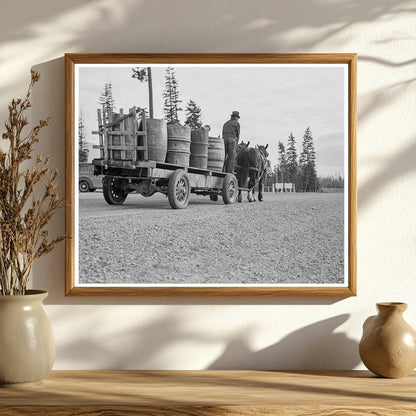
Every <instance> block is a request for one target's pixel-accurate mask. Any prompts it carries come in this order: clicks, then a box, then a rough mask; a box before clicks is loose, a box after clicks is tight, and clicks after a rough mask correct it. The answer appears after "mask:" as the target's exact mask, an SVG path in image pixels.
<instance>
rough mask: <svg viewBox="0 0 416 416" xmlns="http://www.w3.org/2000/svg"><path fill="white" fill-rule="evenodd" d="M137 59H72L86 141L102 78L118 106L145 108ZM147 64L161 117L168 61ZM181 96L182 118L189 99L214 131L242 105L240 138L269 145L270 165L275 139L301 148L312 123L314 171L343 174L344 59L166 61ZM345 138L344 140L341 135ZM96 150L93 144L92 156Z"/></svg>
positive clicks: (216, 133)
mask: <svg viewBox="0 0 416 416" xmlns="http://www.w3.org/2000/svg"><path fill="white" fill-rule="evenodd" d="M137 66H140V67H143V66H145V65H141V64H140V63H139V62H138V63H137V65H77V66H76V68H77V70H78V75H77V80H78V86H77V87H76V91H77V93H78V100H79V101H78V109H79V111H80V112H81V113H82V117H83V120H84V125H85V131H86V133H87V141H88V142H90V143H93V144H98V136H97V135H92V134H90V133H91V131H93V130H97V128H98V123H97V108H99V107H100V106H99V104H98V100H99V97H100V95H101V94H102V93H103V91H104V84H105V83H109V82H111V83H112V91H113V98H114V100H115V105H116V109H117V110H118V109H119V108H123V109H124V112H125V113H126V112H127V111H128V109H129V108H131V107H133V106H138V107H146V108H149V104H148V87H147V83H140V82H139V81H137V80H136V79H134V78H132V77H131V74H132V67H137ZM147 66H152V77H153V101H154V117H155V118H163V104H164V101H163V91H164V89H165V72H166V67H167V65H149V64H147ZM171 66H172V67H173V68H174V71H175V76H176V79H177V81H178V91H179V94H180V99H181V100H182V102H181V104H180V106H181V107H182V109H183V111H181V112H180V113H179V117H180V120H181V122H182V123H183V122H184V121H185V118H186V115H185V108H186V105H187V103H188V101H189V100H190V99H192V100H193V101H195V102H196V104H197V105H198V106H199V107H200V108H201V110H202V122H203V124H204V125H205V124H209V125H210V126H211V132H210V135H211V136H219V135H221V132H222V126H223V124H224V123H225V121H227V120H228V119H229V118H230V115H231V113H232V112H233V111H239V112H240V117H241V118H240V120H239V121H240V126H241V134H240V140H243V141H245V142H247V141H248V140H250V145H255V144H263V145H266V144H268V145H269V147H268V150H269V160H270V162H271V165H272V166H275V165H276V164H278V163H279V160H278V142H279V141H281V142H283V144H284V145H285V146H286V144H287V139H288V137H289V135H290V134H291V133H292V134H293V135H294V137H295V140H296V147H297V151H298V155H299V154H300V152H301V150H302V137H303V134H304V132H305V130H306V128H307V127H310V129H311V131H312V136H313V138H314V144H315V150H316V155H317V171H318V175H319V176H327V175H334V174H341V176H343V177H344V176H345V175H344V160H345V156H346V154H345V150H344V146H345V144H346V142H347V125H346V120H347V108H346V103H347V102H348V101H347V98H348V93H347V91H348V88H347V85H346V78H347V77H346V74H347V73H348V69H347V66H346V65H333V64H330V65H318V64H316V65H315V64H308V65H299V64H295V65H293V64H291V65H273V66H271V65H270V64H269V65H241V64H238V65H230V64H226V65H222V66H221V65H204V66H200V65H177V64H174V65H171ZM344 139H345V140H344ZM93 157H99V156H98V151H96V150H91V151H90V158H89V159H91V158H93Z"/></svg>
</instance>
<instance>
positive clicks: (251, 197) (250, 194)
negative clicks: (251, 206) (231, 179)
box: [247, 173, 256, 202]
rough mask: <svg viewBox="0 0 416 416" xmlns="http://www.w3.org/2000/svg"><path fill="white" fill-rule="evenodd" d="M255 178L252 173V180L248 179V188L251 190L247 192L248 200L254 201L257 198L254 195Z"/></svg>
mask: <svg viewBox="0 0 416 416" xmlns="http://www.w3.org/2000/svg"><path fill="white" fill-rule="evenodd" d="M255 183H256V182H255V180H254V178H253V175H252V174H251V173H250V180H249V181H248V188H249V191H248V193H247V199H248V202H254V201H255V200H256V198H255V196H254V184H255Z"/></svg>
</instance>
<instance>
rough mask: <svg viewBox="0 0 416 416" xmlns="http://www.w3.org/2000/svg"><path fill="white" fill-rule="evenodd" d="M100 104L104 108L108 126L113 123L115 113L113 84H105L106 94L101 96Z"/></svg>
mask: <svg viewBox="0 0 416 416" xmlns="http://www.w3.org/2000/svg"><path fill="white" fill-rule="evenodd" d="M98 103H99V104H101V105H102V106H103V107H104V111H105V120H104V122H105V123H106V124H107V123H109V122H110V121H111V118H112V114H113V113H114V108H115V106H116V105H115V101H114V98H113V86H112V85H111V82H109V83H105V84H104V92H103V93H102V94H101V95H100V97H99V99H98Z"/></svg>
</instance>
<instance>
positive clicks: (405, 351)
mask: <svg viewBox="0 0 416 416" xmlns="http://www.w3.org/2000/svg"><path fill="white" fill-rule="evenodd" d="M377 309H378V315H375V316H370V317H369V318H368V319H367V320H366V321H365V322H364V325H363V336H362V338H361V341H360V346H359V350H360V357H361V359H362V361H363V363H364V364H365V366H366V367H367V368H368V369H369V370H370V371H372V372H373V373H374V374H376V375H378V376H381V377H388V378H401V377H404V376H406V375H407V374H409V373H410V372H411V371H412V370H413V369H414V368H415V367H416V331H415V330H414V329H413V328H412V327H411V326H410V325H409V324H408V323H407V322H406V321H405V320H404V319H403V312H404V311H405V310H406V309H407V304H406V303H377Z"/></svg>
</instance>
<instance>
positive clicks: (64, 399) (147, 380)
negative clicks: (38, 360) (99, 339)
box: [0, 371, 416, 416]
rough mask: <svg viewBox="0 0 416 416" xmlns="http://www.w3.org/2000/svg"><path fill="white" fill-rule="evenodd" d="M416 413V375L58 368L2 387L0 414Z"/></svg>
mask: <svg viewBox="0 0 416 416" xmlns="http://www.w3.org/2000/svg"><path fill="white" fill-rule="evenodd" d="M3 414H4V415H11V416H13V415H56V416H60V415H100V416H103V415H106V416H108V415H151V416H153V415H162V416H164V415H169V416H171V415H195V416H206V415H221V416H222V415H239V416H248V415H250V416H254V415H256V416H258V415H287V416H295V415H296V416H300V415H302V416H309V415H323V416H325V415H331V416H333V415H342V416H343V415H345V416H346V415H348V416H350V415H352V416H355V415H357V416H358V415H370V414H371V415H376V416H380V415H383V416H384V415H386V416H387V415H389V416H390V415H393V416H395V415H403V416H407V415H416V373H414V374H411V375H410V376H408V377H406V378H403V379H383V378H377V377H375V376H373V375H372V374H371V373H369V372H367V371H322V372H319V371H306V372H282V371H54V372H52V373H51V375H50V376H49V377H48V378H47V379H46V380H44V382H43V384H42V385H41V386H38V387H30V388H14V389H0V415H3Z"/></svg>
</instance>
